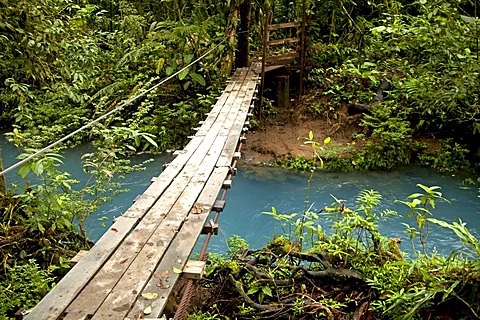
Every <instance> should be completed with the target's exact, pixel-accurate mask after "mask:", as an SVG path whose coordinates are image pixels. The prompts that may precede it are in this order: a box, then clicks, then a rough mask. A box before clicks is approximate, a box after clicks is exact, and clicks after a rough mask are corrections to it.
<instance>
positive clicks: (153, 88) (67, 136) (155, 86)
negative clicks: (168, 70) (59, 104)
mask: <svg viewBox="0 0 480 320" xmlns="http://www.w3.org/2000/svg"><path fill="white" fill-rule="evenodd" d="M227 39H228V37H225V38H224V39H223V40H222V41H221V42H219V43H218V44H217V45H216V46H215V47H213V48H211V49H210V50H208V51H207V52H205V53H204V54H203V55H201V56H200V57H199V58H197V59H195V60H194V61H192V62H190V63H189V64H188V65H186V66H185V67H183V68H182V69H180V70H178V71H177V72H175V73H173V74H171V75H170V76H168V77H166V78H165V79H163V80H162V81H160V82H159V83H157V84H156V85H154V86H153V87H151V88H150V89H148V90H145V91H143V92H142V93H140V94H138V95H137V96H134V97H132V98H130V99H128V100H127V101H125V102H123V103H121V104H120V105H119V106H118V107H116V108H114V109H112V110H110V111H109V112H107V113H105V114H104V115H102V116H100V117H98V118H97V119H95V120H93V121H91V122H89V123H87V124H85V125H83V126H82V127H80V128H78V129H77V130H75V131H73V132H71V133H69V134H67V135H66V136H64V137H63V138H61V139H59V140H57V141H55V142H54V143H52V144H50V145H48V146H46V147H44V148H43V149H40V150H39V151H37V152H35V153H34V154H32V155H30V156H28V157H26V158H25V159H23V160H21V161H19V162H17V163H15V164H14V165H12V166H10V167H8V168H7V169H5V170H3V171H2V172H0V177H1V176H4V175H5V174H7V173H9V172H10V171H12V170H14V169H16V168H18V167H20V166H21V165H23V164H25V163H27V162H28V161H30V160H32V159H33V158H36V157H37V156H39V155H41V154H43V153H44V152H46V151H48V150H50V149H52V148H53V147H55V146H57V145H59V144H60V143H62V142H64V141H65V140H68V139H70V138H71V137H73V136H74V135H76V134H77V133H79V132H81V131H83V130H85V129H87V128H89V127H91V126H93V125H94V124H96V123H97V122H99V121H101V120H103V119H105V118H107V117H108V116H110V115H111V114H113V113H115V112H117V111H118V110H120V109H121V108H123V107H125V106H127V105H129V104H130V103H132V102H133V101H135V100H137V99H138V98H141V97H143V96H144V95H146V94H147V93H149V92H151V91H153V90H155V89H156V88H158V87H159V86H161V85H162V84H164V83H165V82H167V81H168V80H170V79H172V78H174V77H175V76H176V75H178V74H179V73H181V72H182V71H184V70H186V69H188V68H190V67H191V66H193V65H194V64H196V63H197V62H199V61H200V60H202V59H203V58H205V57H206V56H207V55H209V54H210V53H211V52H212V51H213V50H215V49H216V48H218V47H219V46H220V45H221V44H222V43H223V42H225V40H227Z"/></svg>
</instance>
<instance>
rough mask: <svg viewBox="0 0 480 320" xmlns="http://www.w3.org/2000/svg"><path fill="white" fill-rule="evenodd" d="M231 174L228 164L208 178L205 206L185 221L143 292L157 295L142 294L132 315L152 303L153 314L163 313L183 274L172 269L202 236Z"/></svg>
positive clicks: (203, 195)
mask: <svg viewBox="0 0 480 320" xmlns="http://www.w3.org/2000/svg"><path fill="white" fill-rule="evenodd" d="M227 174H228V168H225V167H223V168H217V169H215V171H214V172H213V173H212V175H211V177H210V179H209V180H208V184H207V185H206V187H205V188H204V189H203V191H202V193H201V194H200V196H199V198H198V199H197V203H198V204H201V205H203V207H204V210H202V212H201V213H199V214H195V213H192V212H190V214H189V215H188V220H187V221H185V223H184V225H183V226H182V229H181V230H180V231H179V233H178V234H177V236H176V237H175V239H174V240H173V242H172V244H171V245H170V247H169V248H168V251H167V252H166V253H165V256H164V257H163V258H162V261H161V262H160V264H159V266H158V267H157V269H156V270H155V273H154V276H153V277H151V278H150V281H149V283H148V284H147V286H146V287H145V288H144V290H143V293H147V292H157V293H158V296H157V298H155V299H153V300H147V299H145V298H143V297H140V298H139V299H138V300H137V302H136V303H135V306H134V307H133V309H132V310H131V311H130V313H129V317H130V318H134V317H135V316H136V315H137V314H139V312H141V311H143V310H145V308H146V307H148V306H151V307H152V314H151V315H150V316H153V317H160V315H161V314H162V313H163V310H164V308H165V304H166V302H167V298H168V296H169V295H170V294H171V292H172V290H173V287H174V285H175V283H176V282H177V280H178V278H179V276H180V275H179V274H177V273H175V272H172V270H173V267H175V266H177V265H178V264H177V263H176V262H178V261H183V262H185V261H186V260H187V259H188V256H189V255H190V253H191V251H192V250H193V248H194V246H195V243H196V242H197V240H198V237H199V235H200V232H201V230H202V228H203V225H204V224H205V221H206V220H207V219H208V216H209V214H210V210H209V209H208V208H212V207H213V204H214V203H215V200H216V198H217V195H218V193H219V192H220V190H221V187H222V184H223V181H224V180H225V177H226V176H227ZM177 268H178V267H177Z"/></svg>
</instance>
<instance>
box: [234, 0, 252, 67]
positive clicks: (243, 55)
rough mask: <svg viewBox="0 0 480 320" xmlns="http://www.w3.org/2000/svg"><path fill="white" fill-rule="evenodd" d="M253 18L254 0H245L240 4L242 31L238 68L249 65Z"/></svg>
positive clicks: (238, 46) (237, 59)
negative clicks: (249, 41)
mask: <svg viewBox="0 0 480 320" xmlns="http://www.w3.org/2000/svg"><path fill="white" fill-rule="evenodd" d="M251 20H252V0H244V1H243V2H242V3H241V4H240V32H239V34H238V43H237V51H238V53H237V57H236V66H237V67H238V68H243V67H248V66H249V61H248V59H249V54H250V47H249V43H248V38H249V36H250V23H251Z"/></svg>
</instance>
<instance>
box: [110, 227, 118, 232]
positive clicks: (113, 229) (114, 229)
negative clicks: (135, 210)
mask: <svg viewBox="0 0 480 320" xmlns="http://www.w3.org/2000/svg"><path fill="white" fill-rule="evenodd" d="M110 230H112V231H115V232H118V229H117V228H110Z"/></svg>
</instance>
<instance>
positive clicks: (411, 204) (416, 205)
mask: <svg viewBox="0 0 480 320" xmlns="http://www.w3.org/2000/svg"><path fill="white" fill-rule="evenodd" d="M417 187H419V188H421V189H422V190H423V191H424V193H414V194H411V195H410V196H408V199H411V200H409V201H400V200H397V201H398V202H399V203H402V204H404V205H406V206H408V208H409V209H410V212H409V213H408V214H407V215H406V217H407V218H408V217H411V216H413V217H414V218H415V221H416V223H417V229H414V228H411V227H410V226H408V225H406V224H404V225H405V226H406V227H407V232H408V235H409V238H410V240H411V241H412V240H413V239H414V238H415V237H416V236H417V235H418V236H419V237H420V243H421V245H422V250H423V254H424V255H425V256H427V249H426V244H427V239H428V234H429V230H430V225H429V222H430V220H429V216H430V215H431V214H432V213H431V212H430V209H435V205H436V203H437V201H438V200H443V201H447V202H448V200H447V199H445V198H443V197H442V193H441V192H440V191H438V190H439V189H440V187H438V186H432V187H427V186H424V185H422V184H417ZM412 245H413V250H414V252H415V251H416V250H415V245H414V243H413V241H412Z"/></svg>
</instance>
